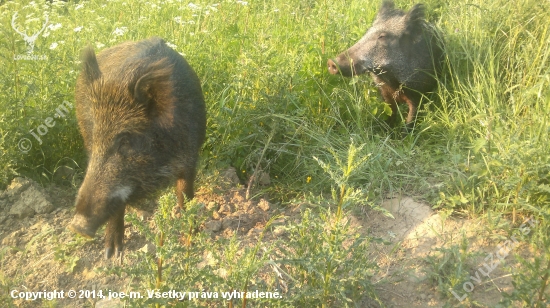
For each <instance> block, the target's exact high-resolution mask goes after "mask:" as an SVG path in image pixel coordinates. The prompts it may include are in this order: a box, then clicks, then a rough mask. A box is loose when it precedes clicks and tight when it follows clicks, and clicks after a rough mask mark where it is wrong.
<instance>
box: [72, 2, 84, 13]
mask: <svg viewBox="0 0 550 308" xmlns="http://www.w3.org/2000/svg"><path fill="white" fill-rule="evenodd" d="M83 7H84V4H82V3H80V4H79V5H77V6H75V7H74V10H75V11H76V10H80V9H81V8H83Z"/></svg>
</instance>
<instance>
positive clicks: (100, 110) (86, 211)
mask: <svg viewBox="0 0 550 308" xmlns="http://www.w3.org/2000/svg"><path fill="white" fill-rule="evenodd" d="M75 99H76V115H77V119H78V124H79V127H80V131H81V133H82V136H83V138H84V145H85V148H86V151H87V154H88V168H87V170H86V176H85V178H84V181H83V183H82V186H81V187H80V190H79V192H78V196H77V198H76V214H75V216H74V218H73V221H72V222H71V224H70V226H69V229H71V230H72V231H74V232H77V233H79V234H81V235H84V236H87V237H93V236H94V235H95V232H96V230H97V229H98V228H99V227H100V226H101V225H103V224H105V223H107V229H106V232H105V254H106V257H107V258H109V257H110V256H111V255H112V254H113V253H114V254H115V255H117V256H119V255H120V254H121V251H122V242H123V237H124V211H125V207H126V205H127V204H135V203H136V201H138V200H140V199H142V198H144V197H145V196H147V195H148V194H150V193H153V192H155V191H157V190H159V189H162V188H164V187H167V186H169V185H170V184H172V183H174V182H176V184H177V185H176V192H177V197H178V205H179V206H180V207H183V202H184V194H185V197H186V198H189V199H190V198H193V181H194V179H195V174H196V166H197V161H198V158H199V150H200V148H201V145H202V143H203V141H204V137H205V130H206V111H205V104H204V98H203V94H202V90H201V85H200V82H199V79H198V78H197V75H196V74H195V72H194V71H193V69H192V68H191V67H190V66H189V64H188V63H187V62H186V61H185V59H184V58H183V57H182V56H181V55H179V54H178V53H177V52H175V51H174V50H172V49H171V48H169V47H167V46H166V44H165V42H164V41H163V40H162V39H160V38H151V39H148V40H143V41H139V42H126V43H123V44H120V45H117V46H115V47H112V48H109V49H106V50H104V51H103V52H101V53H99V54H98V55H97V57H96V55H95V53H94V51H93V49H92V48H91V47H88V48H86V49H85V50H84V52H83V56H82V72H81V74H80V76H79V77H78V80H77V84H76V94H75Z"/></svg>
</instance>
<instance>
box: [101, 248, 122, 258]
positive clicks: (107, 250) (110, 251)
mask: <svg viewBox="0 0 550 308" xmlns="http://www.w3.org/2000/svg"><path fill="white" fill-rule="evenodd" d="M113 251H114V255H115V259H122V248H119V247H117V248H115V249H113V247H107V248H105V260H108V259H110V258H111V257H112V256H113Z"/></svg>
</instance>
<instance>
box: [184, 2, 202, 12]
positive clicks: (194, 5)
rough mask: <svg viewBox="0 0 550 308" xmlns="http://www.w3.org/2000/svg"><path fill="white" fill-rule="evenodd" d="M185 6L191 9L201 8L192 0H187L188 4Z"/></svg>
mask: <svg viewBox="0 0 550 308" xmlns="http://www.w3.org/2000/svg"><path fill="white" fill-rule="evenodd" d="M187 7H189V8H190V9H192V10H193V11H198V10H200V9H201V7H200V6H198V5H196V4H194V3H193V2H189V4H188V5H187Z"/></svg>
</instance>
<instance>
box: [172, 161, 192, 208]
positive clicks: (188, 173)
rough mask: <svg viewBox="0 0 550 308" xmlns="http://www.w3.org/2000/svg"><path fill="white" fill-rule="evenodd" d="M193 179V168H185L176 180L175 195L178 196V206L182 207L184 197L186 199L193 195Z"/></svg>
mask: <svg viewBox="0 0 550 308" xmlns="http://www.w3.org/2000/svg"><path fill="white" fill-rule="evenodd" d="M194 180H195V170H193V169H190V168H189V169H187V170H185V171H184V172H182V173H181V174H180V176H179V178H178V180H177V182H176V195H177V197H178V206H179V207H180V208H181V209H183V208H184V203H185V199H186V198H187V201H189V200H191V199H193V197H195V191H194V188H193V182H194Z"/></svg>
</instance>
